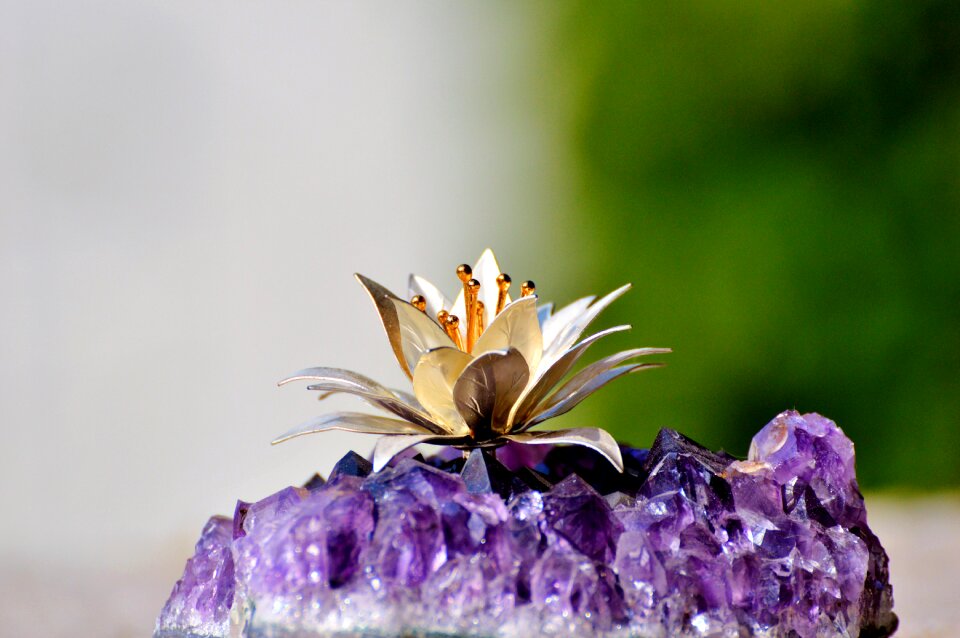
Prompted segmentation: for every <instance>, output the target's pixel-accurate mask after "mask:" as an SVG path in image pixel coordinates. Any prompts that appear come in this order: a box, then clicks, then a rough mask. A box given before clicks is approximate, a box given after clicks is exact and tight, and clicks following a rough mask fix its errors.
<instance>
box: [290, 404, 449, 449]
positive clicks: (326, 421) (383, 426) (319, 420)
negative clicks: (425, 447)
mask: <svg viewBox="0 0 960 638" xmlns="http://www.w3.org/2000/svg"><path fill="white" fill-rule="evenodd" d="M329 430H346V431H347V432H358V433H360V434H426V435H429V436H436V435H435V434H433V433H432V432H430V431H429V430H426V429H425V428H423V427H421V426H419V425H416V424H414V423H410V422H409V421H401V420H400V419H392V418H390V417H385V416H376V415H373V414H363V413H361V412H331V413H329V414H324V415H322V416H318V417H315V418H313V419H310V420H309V421H307V422H305V423H301V424H300V425H298V426H297V427H295V428H293V429H291V430H289V431H287V432H285V433H284V434H281V435H280V436H278V437H277V438H275V439H274V440H273V441H271V445H276V444H277V443H283V442H284V441H289V440H290V439H293V438H296V437H298V436H303V435H305V434H315V433H317V432H327V431H329Z"/></svg>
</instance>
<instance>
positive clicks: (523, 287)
mask: <svg viewBox="0 0 960 638" xmlns="http://www.w3.org/2000/svg"><path fill="white" fill-rule="evenodd" d="M535 292H537V284H535V283H533V282H532V281H530V280H529V279H528V280H527V281H525V282H523V283H522V284H520V296H521V297H529V296H530V295H532V294H533V293H535Z"/></svg>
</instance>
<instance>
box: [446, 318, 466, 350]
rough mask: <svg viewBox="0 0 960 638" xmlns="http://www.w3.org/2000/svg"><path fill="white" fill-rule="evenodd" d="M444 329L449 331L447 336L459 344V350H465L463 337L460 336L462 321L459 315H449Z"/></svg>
mask: <svg viewBox="0 0 960 638" xmlns="http://www.w3.org/2000/svg"><path fill="white" fill-rule="evenodd" d="M443 329H444V330H446V331H447V336H448V337H450V339H452V340H453V342H454V343H455V344H457V348H459V349H460V350H463V337H461V336H460V319H459V318H458V317H457V315H451V314H449V313H448V314H447V318H446V321H445V322H444V324H443Z"/></svg>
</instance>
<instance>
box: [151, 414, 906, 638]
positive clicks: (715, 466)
mask: <svg viewBox="0 0 960 638" xmlns="http://www.w3.org/2000/svg"><path fill="white" fill-rule="evenodd" d="M452 452H453V453H454V454H455V455H456V456H453V455H451V451H449V450H444V451H443V452H441V454H439V455H437V456H433V457H430V458H427V459H424V458H422V457H420V456H419V455H417V456H415V457H410V456H408V457H405V458H400V459H396V460H395V461H394V462H393V464H392V466H391V467H388V468H386V469H385V470H383V471H381V472H378V473H374V474H372V473H371V472H370V469H371V468H370V464H369V462H367V461H366V460H365V459H363V458H361V457H359V456H357V455H356V454H354V453H350V454H348V455H347V456H346V457H344V458H343V459H342V460H341V461H340V462H339V463H338V464H337V466H336V467H335V468H334V470H333V472H332V473H331V475H330V478H329V480H328V481H324V480H323V479H322V478H321V477H319V476H316V477H314V478H313V479H311V480H310V481H309V482H308V483H307V484H306V485H305V486H303V487H290V488H287V489H284V490H282V491H280V492H277V493H276V494H274V495H272V496H269V497H267V498H265V499H263V500H261V501H258V502H256V503H245V502H243V501H240V502H239V503H238V504H237V508H236V512H235V514H234V516H233V518H232V519H230V518H225V517H214V518H212V519H210V521H209V522H208V523H207V525H206V527H205V528H204V530H203V534H202V535H201V537H200V540H199V542H198V543H197V548H196V553H195V555H194V556H193V558H191V559H190V560H189V561H188V562H187V566H186V569H185V571H184V575H183V577H182V578H181V580H180V581H178V582H177V584H176V585H175V586H174V589H173V592H172V594H171V596H170V599H169V600H168V601H167V603H166V605H165V606H164V608H163V611H162V612H161V614H160V618H159V619H158V621H157V628H156V633H155V634H154V636H155V637H156V638H185V637H188V636H189V637H191V638H214V637H216V638H222V637H227V636H236V637H245V638H253V637H264V638H267V637H270V638H274V637H276V638H279V637H284V638H293V637H298V638H299V637H304V638H306V637H311V638H315V637H318V636H385V637H386V636H390V637H396V636H463V635H471V636H504V637H512V636H522V637H523V638H533V637H535V636H584V635H600V636H637V637H639V636H643V637H661V636H662V637H667V636H671V637H672V636H700V637H702V636H711V637H712V636H716V637H721V636H723V637H727V636H729V637H741V636H769V637H785V638H786V637H790V638H793V637H798V638H819V637H828V636H829V637H834V636H842V637H849V638H855V637H857V636H859V637H861V638H868V637H871V638H873V637H876V638H880V637H883V636H889V635H891V634H892V633H893V632H894V631H895V629H896V626H897V619H896V616H895V615H894V614H893V612H892V606H893V596H892V590H891V587H890V583H889V574H888V569H887V555H886V553H885V552H884V550H883V547H881V545H880V542H879V540H878V539H877V537H876V536H875V535H874V534H873V533H872V532H871V531H870V528H869V527H868V526H867V519H866V509H865V507H864V502H863V497H862V496H861V494H860V492H859V490H858V488H857V483H856V478H855V475H854V453H853V444H852V443H851V442H850V440H849V439H848V438H847V437H846V436H844V434H843V432H842V431H841V430H840V429H839V428H838V427H837V426H836V425H835V424H834V423H833V422H832V421H830V420H828V419H825V418H823V417H821V416H819V415H816V414H806V415H800V414H798V413H796V412H792V411H791V412H784V413H782V414H780V415H779V416H777V417H776V418H775V419H774V420H773V421H771V422H770V423H769V424H767V425H766V426H765V427H764V428H763V429H762V430H761V431H760V432H759V433H758V434H757V435H756V436H755V437H754V439H753V445H752V446H751V454H750V459H749V460H747V461H737V460H736V459H734V458H733V457H731V456H729V455H726V454H724V453H722V452H721V453H716V452H712V451H710V450H707V449H705V448H703V447H701V446H699V445H698V444H696V443H694V442H693V441H691V440H689V439H687V438H685V437H683V436H682V435H680V434H678V433H676V432H674V431H671V430H662V431H661V432H660V434H659V435H658V436H657V438H656V440H655V441H654V444H653V446H652V447H651V449H650V450H641V449H634V448H630V447H626V446H623V447H622V453H623V456H624V462H625V466H626V471H625V472H624V473H623V474H620V473H618V472H617V471H616V470H615V469H614V468H612V467H611V466H610V465H609V464H608V463H607V462H606V461H605V460H604V459H603V458H602V457H601V456H599V455H598V454H594V453H592V452H590V451H588V450H585V449H583V448H565V447H556V448H553V449H543V448H542V447H525V448H524V447H513V446H508V447H506V448H502V449H501V450H499V451H497V456H496V457H495V456H494V455H493V454H492V453H491V452H487V451H481V450H474V451H473V452H471V453H470V455H469V457H468V458H467V459H463V458H462V457H460V456H459V453H458V452H456V451H452Z"/></svg>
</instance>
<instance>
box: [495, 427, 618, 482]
mask: <svg viewBox="0 0 960 638" xmlns="http://www.w3.org/2000/svg"><path fill="white" fill-rule="evenodd" d="M503 438H505V439H509V440H511V441H516V442H517V443H525V444H529V445H553V444H562V443H569V444H571V445H582V446H584V447H588V448H590V449H592V450H596V451H597V452H599V453H600V454H602V455H604V456H605V457H606V458H607V460H609V461H610V462H611V463H612V464H613V466H614V467H615V468H617V471H619V472H623V457H622V456H621V455H620V446H619V445H618V444H617V442H616V441H615V440H614V438H613V437H612V436H610V434H609V433H607V432H606V431H605V430H601V429H599V428H575V429H571V430H556V431H552V432H523V433H520V434H507V435H505V436H504V437H503Z"/></svg>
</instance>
